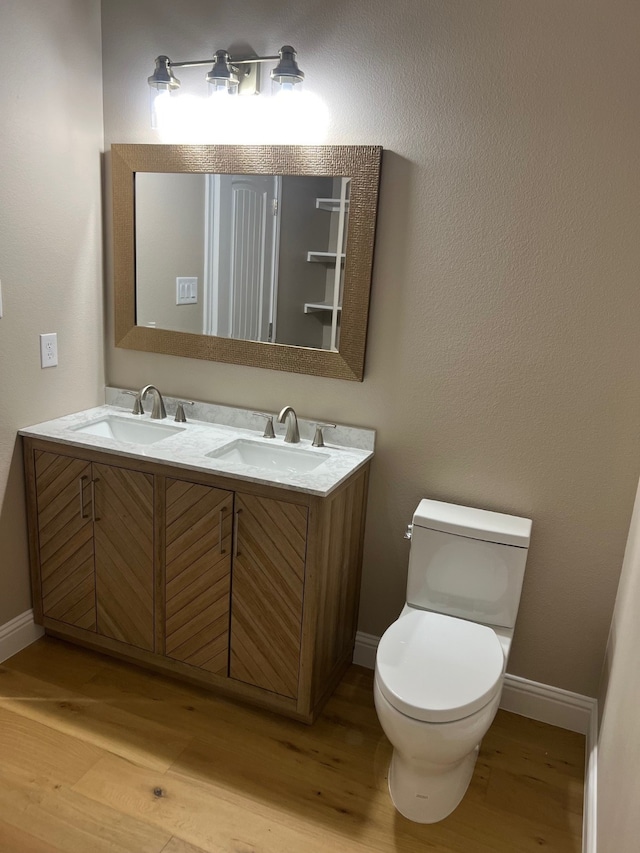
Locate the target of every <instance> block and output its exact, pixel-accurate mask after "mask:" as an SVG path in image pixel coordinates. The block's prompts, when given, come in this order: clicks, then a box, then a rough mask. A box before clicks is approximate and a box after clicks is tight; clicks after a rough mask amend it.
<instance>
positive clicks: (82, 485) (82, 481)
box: [78, 474, 89, 519]
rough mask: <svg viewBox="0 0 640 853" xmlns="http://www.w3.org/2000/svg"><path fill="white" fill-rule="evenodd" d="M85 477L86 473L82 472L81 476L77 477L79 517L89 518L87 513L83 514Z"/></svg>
mask: <svg viewBox="0 0 640 853" xmlns="http://www.w3.org/2000/svg"><path fill="white" fill-rule="evenodd" d="M86 479H87V475H86V474H83V475H82V476H81V477H78V485H79V487H80V518H82V519H85V518H89V516H88V515H85V514H84V481H85V480H86Z"/></svg>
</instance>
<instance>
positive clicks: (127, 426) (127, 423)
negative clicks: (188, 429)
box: [74, 415, 183, 444]
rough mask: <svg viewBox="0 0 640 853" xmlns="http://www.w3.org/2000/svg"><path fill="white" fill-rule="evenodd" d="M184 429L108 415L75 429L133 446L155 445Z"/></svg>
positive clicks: (75, 430)
mask: <svg viewBox="0 0 640 853" xmlns="http://www.w3.org/2000/svg"><path fill="white" fill-rule="evenodd" d="M182 430H183V427H179V426H170V425H169V424H159V423H155V422H153V421H134V420H131V419H129V418H119V417H117V416H115V415H107V416H106V417H104V418H100V420H98V421H93V422H92V423H89V424H83V425H82V426H79V427H75V428H74V432H84V433H88V434H89V435H98V436H102V438H114V439H115V440H116V441H128V442H130V443H132V444H155V442H156V441H162V439H163V438H168V437H169V436H170V435H175V433H177V432H182Z"/></svg>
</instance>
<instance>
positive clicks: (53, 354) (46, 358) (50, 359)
mask: <svg viewBox="0 0 640 853" xmlns="http://www.w3.org/2000/svg"><path fill="white" fill-rule="evenodd" d="M57 364H58V335H57V333H56V332H48V333H47V334H46V335H40V367H56V366H57Z"/></svg>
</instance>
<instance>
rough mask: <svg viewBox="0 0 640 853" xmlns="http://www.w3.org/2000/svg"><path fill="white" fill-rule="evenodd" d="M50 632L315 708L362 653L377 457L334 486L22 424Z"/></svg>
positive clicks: (39, 601) (38, 607)
mask: <svg viewBox="0 0 640 853" xmlns="http://www.w3.org/2000/svg"><path fill="white" fill-rule="evenodd" d="M24 454H25V471H26V481H27V501H28V518H29V532H30V537H29V538H30V554H31V567H32V568H31V572H32V589H33V599H34V615H35V620H36V622H37V623H38V624H42V625H44V627H45V630H46V631H47V633H50V634H53V635H55V636H59V637H62V638H64V639H67V640H71V641H73V642H77V643H80V644H83V645H86V646H89V647H91V648H94V649H98V650H101V651H104V652H106V653H108V654H111V655H115V656H118V657H122V658H125V659H128V660H133V661H135V662H136V663H138V664H142V665H146V666H148V667H151V668H154V669H157V670H161V671H163V672H166V673H169V674H172V675H175V676H178V677H180V678H183V679H186V680H188V681H191V682H195V683H197V684H200V685H204V686H206V687H209V688H211V689H214V690H217V691H219V692H221V693H223V694H225V695H227V696H230V697H235V698H239V699H242V700H244V701H248V702H252V703H254V704H257V705H260V706H262V707H266V708H269V709H271V710H274V711H278V712H280V713H283V714H286V715H288V716H291V717H294V718H296V719H299V720H302V721H304V722H312V721H313V719H314V718H315V716H316V715H317V713H318V711H319V710H320V708H321V706H322V704H323V703H324V701H325V700H326V699H327V698H328V696H329V695H330V693H331V692H332V690H333V689H334V687H335V686H336V684H337V683H338V681H339V680H340V678H341V676H342V674H343V673H344V671H345V669H346V668H347V666H348V665H349V663H350V662H351V659H352V655H353V646H354V642H355V633H356V619H357V610H358V599H359V587H360V569H361V561H362V539H363V528H364V513H365V507H366V492H367V479H368V466H365V467H363V468H361V469H359V470H358V471H356V472H354V474H353V475H352V476H351V477H350V478H349V479H348V480H347V481H346V482H345V483H343V484H341V486H340V487H338V488H337V489H336V490H334V492H333V493H332V494H331V495H329V496H328V497H326V498H321V497H316V496H314V495H307V494H304V493H301V492H293V491H290V490H287V489H283V488H277V487H271V486H264V485H260V484H256V483H248V482H244V481H241V480H235V479H234V480H232V479H229V478H224V477H221V476H218V475H215V474H208V473H203V472H195V471H187V470H182V469H178V468H175V467H171V466H166V465H162V464H159V463H155V462H153V461H147V460H140V459H126V458H124V457H121V456H114V455H112V454H109V453H105V452H98V451H94V450H91V449H88V448H87V449H85V448H82V449H81V448H75V447H69V446H65V445H62V444H56V443H55V442H52V441H43V440H40V439H33V438H25V439H24Z"/></svg>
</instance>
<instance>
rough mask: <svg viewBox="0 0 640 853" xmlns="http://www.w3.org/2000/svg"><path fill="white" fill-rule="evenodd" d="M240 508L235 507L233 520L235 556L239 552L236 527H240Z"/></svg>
mask: <svg viewBox="0 0 640 853" xmlns="http://www.w3.org/2000/svg"><path fill="white" fill-rule="evenodd" d="M241 512H242V510H240V509H237V510H236V514H235V518H234V522H233V556H234V557H237V556H238V554H239V553H240V552H239V550H238V528H239V527H240V513H241Z"/></svg>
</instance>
